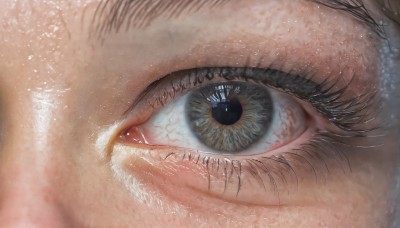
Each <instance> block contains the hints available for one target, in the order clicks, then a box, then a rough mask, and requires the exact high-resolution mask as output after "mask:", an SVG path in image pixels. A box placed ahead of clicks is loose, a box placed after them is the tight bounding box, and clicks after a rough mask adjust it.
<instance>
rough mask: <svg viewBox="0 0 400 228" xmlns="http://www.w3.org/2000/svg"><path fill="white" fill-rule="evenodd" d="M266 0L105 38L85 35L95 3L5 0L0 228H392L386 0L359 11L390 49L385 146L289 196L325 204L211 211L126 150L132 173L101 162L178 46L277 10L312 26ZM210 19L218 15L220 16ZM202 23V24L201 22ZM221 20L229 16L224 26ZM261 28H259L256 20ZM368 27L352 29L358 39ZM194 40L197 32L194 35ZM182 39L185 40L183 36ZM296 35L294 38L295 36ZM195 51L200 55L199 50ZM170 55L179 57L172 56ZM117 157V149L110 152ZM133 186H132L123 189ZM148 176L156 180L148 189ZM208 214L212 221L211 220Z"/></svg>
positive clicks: (181, 51) (393, 77) (396, 40)
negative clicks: (346, 172)
mask: <svg viewBox="0 0 400 228" xmlns="http://www.w3.org/2000/svg"><path fill="white" fill-rule="evenodd" d="M267 1H268V0H251V1H237V0H236V1H235V0H232V1H231V2H230V3H227V4H226V5H224V6H223V7H222V9H221V8H219V9H217V8H215V9H214V8H213V9H208V8H204V9H201V10H199V11H198V12H197V11H196V12H194V13H186V14H182V15H180V16H179V17H176V18H172V19H171V18H170V19H168V20H166V22H165V21H164V20H165V18H164V19H158V20H155V21H154V23H150V24H149V25H148V26H147V27H145V28H140V29H138V28H136V30H135V29H134V30H133V31H130V32H119V33H116V34H109V35H107V36H106V38H104V39H103V40H99V39H96V38H94V34H96V33H93V15H94V14H95V11H96V9H98V5H99V1H90V0H86V1H85V0H82V1H75V0H74V1H62V0H59V1H58V0H55V1H45V0H43V1H41V0H31V1H29V0H2V1H1V2H0V15H1V16H0V126H1V132H0V227H184V226H189V227H191V226H211V227H218V226H221V227H224V226H229V227H236V226H237V227H246V226H256V227H263V226H265V227H391V226H393V227H398V226H399V224H400V221H397V219H398V218H400V216H399V214H400V211H399V209H397V208H396V205H400V199H398V197H397V196H398V195H399V194H398V193H397V192H396V191H398V189H400V170H399V168H398V167H397V166H398V165H397V164H398V159H399V156H398V148H399V140H398V137H399V135H400V133H399V129H400V127H399V120H398V118H399V116H400V113H399V112H400V109H399V108H398V107H399V105H400V104H399V101H400V96H399V94H400V93H399V91H398V89H397V88H398V85H400V75H399V72H400V69H399V68H400V64H399V61H400V60H399V56H398V54H399V53H398V50H399V49H398V48H399V47H400V45H399V44H400V36H399V32H400V29H399V27H400V26H399V23H400V19H399V13H398V12H399V9H400V7H399V5H400V4H399V3H398V1H395V0H393V1H384V0H382V1H372V0H371V1H368V2H365V4H366V6H367V8H368V9H369V10H370V12H371V13H372V15H374V17H376V21H378V22H382V23H383V24H384V25H385V34H386V40H385V41H380V42H383V43H386V44H388V45H383V46H385V47H386V49H385V48H382V49H384V50H381V51H380V52H379V51H377V53H379V54H381V55H382V56H380V57H378V58H377V60H379V61H381V62H382V65H383V66H380V67H381V69H384V70H382V71H379V73H380V74H382V75H379V77H381V79H379V81H380V82H381V85H382V87H381V89H380V90H379V91H380V95H382V96H383V97H384V107H383V110H384V113H383V116H384V117H385V121H383V122H384V123H383V125H385V126H386V127H385V134H386V136H385V139H384V140H383V141H384V144H385V145H384V147H382V148H380V149H376V150H373V151H372V152H371V153H369V154H368V155H366V156H365V157H363V158H360V159H359V160H358V162H357V161H356V162H355V164H356V165H355V166H354V168H353V172H354V176H351V175H350V177H348V176H347V177H346V178H347V179H346V178H344V177H343V175H342V176H339V177H333V178H332V183H330V184H327V185H325V186H319V185H312V184H311V185H310V186H309V187H308V188H307V189H306V190H305V191H303V192H302V195H301V196H299V195H300V194H299V195H296V197H303V196H304V197H305V198H313V197H314V196H316V197H318V196H320V195H323V196H324V197H325V199H326V201H323V203H322V204H321V205H314V204H311V205H296V206H293V207H292V206H291V205H289V206H287V207H284V208H276V207H265V208H264V207H253V206H252V205H245V206H241V205H235V204H234V203H227V202H220V201H217V200H216V199H214V198H212V197H207V196H204V197H205V198H204V199H203V200H202V201H201V202H198V201H194V200H193V201H192V199H191V198H189V199H186V198H185V199H181V198H179V197H181V196H179V194H182V195H190V194H191V193H193V192H190V191H191V190H187V189H185V188H184V187H183V188H182V192H181V193H180V192H179V191H177V192H179V193H177V192H175V193H174V194H176V195H174V194H172V196H165V195H166V194H164V193H165V192H163V191H162V190H160V191H159V189H158V188H162V187H160V186H159V185H157V184H158V183H163V182H162V180H161V177H157V172H160V173H162V172H161V171H162V169H161V171H160V170H158V168H154V167H152V166H150V165H147V164H146V163H145V162H143V161H142V160H141V159H140V158H136V157H135V156H132V155H130V154H129V152H128V155H127V156H130V159H131V160H132V159H133V160H134V161H135V162H136V163H135V164H136V165H137V166H135V167H133V168H132V169H131V172H132V173H124V171H121V170H122V168H121V169H120V166H121V167H122V165H121V164H120V163H123V161H125V160H126V157H117V155H115V156H116V157H115V158H114V157H113V159H111V160H110V159H107V158H105V156H104V154H103V152H104V151H106V150H107V149H108V147H110V146H113V145H110V142H111V141H112V139H113V138H115V137H116V135H118V134H120V132H118V130H119V129H120V128H119V127H120V125H119V123H120V121H121V116H123V115H122V114H123V113H124V111H126V110H127V109H128V108H129V106H130V105H131V104H132V100H134V98H135V97H137V96H138V95H139V94H140V92H141V91H143V90H144V89H145V88H146V87H147V85H149V84H150V83H151V82H152V81H154V80H156V79H157V77H160V76H162V75H165V74H167V73H169V71H170V69H172V68H173V67H170V66H169V65H168V64H172V63H174V64H175V62H178V60H179V61H180V60H182V59H185V56H186V55H185V54H187V53H186V49H194V48H193V47H197V46H198V45H201V44H202V43H201V42H208V40H207V39H208V37H210V36H211V35H218V36H220V37H222V38H223V37H224V33H229V32H230V29H237V30H239V29H238V28H240V29H242V27H241V25H240V23H237V25H238V27H237V28H232V27H228V26H224V25H225V24H224V23H231V22H232V21H234V20H235V18H234V17H238V18H237V21H239V22H242V21H243V23H248V24H244V25H243V31H246V29H248V28H247V27H250V26H249V24H250V22H251V21H252V20H253V19H254V20H257V19H259V20H260V21H261V20H265V19H271V18H275V19H273V20H279V17H275V15H273V12H281V14H280V15H281V16H282V15H283V16H284V15H286V14H288V15H290V14H291V15H299V17H302V18H303V19H304V21H303V20H302V19H301V18H299V20H300V21H301V22H300V23H305V25H307V26H308V27H312V26H314V25H311V24H310V25H309V24H307V23H309V22H307V18H308V17H311V16H310V14H308V9H309V8H312V7H313V6H312V5H314V4H315V3H310V2H308V1H301V0H298V1H297V0H296V1H289V0H288V1H283V0H282V1H281V2H275V3H274V4H272V6H273V7H271V8H268V9H267V7H265V8H263V7H262V6H260V5H262V4H264V2H267ZM271 1H273V0H271ZM250 2H251V3H254V4H255V5H258V6H259V8H260V9H259V10H260V11H259V14H256V13H254V14H250V13H249V12H247V11H246V10H244V8H245V6H246V4H250ZM268 2H269V4H271V3H270V1H268ZM273 2H274V1H273ZM288 2H290V3H288ZM295 5H296V6H297V5H298V6H301V9H302V11H298V10H297V9H299V8H300V7H299V8H297V7H290V6H295ZM224 7H225V8H224ZM238 9H239V10H238ZM251 9H254V8H251ZM217 10H220V11H221V12H220V14H221V16H220V17H218V15H217V12H218V13H219V11H217ZM321 10H322V11H324V10H325V9H321ZM242 11H243V13H239V12H242ZM234 12H235V13H234ZM250 12H251V11H250ZM312 12H315V11H312ZM199 15H200V17H201V16H202V17H204V15H206V17H207V20H205V22H202V23H201V22H199V21H198V20H196V17H197V16H199ZM224 15H225V16H226V15H235V16H233V17H231V18H230V20H228V19H227V20H224ZM249 15H250V16H249ZM324 15H325V16H327V19H326V21H329V19H333V18H335V19H337V18H339V21H340V20H341V19H340V18H342V17H343V18H345V19H343V21H344V22H348V23H350V22H352V21H353V19H352V18H350V17H348V16H345V15H344V14H342V13H341V11H340V10H339V11H337V12H336V10H332V9H326V12H325V11H324ZM191 17H193V18H194V19H191ZM225 18H226V17H225ZM208 20H209V23H208ZM271 20H272V19H271ZM311 21H312V20H311ZM324 22H325V21H324V20H323V23H324ZM168 23H170V24H168ZM213 23H215V24H213ZM354 23H357V22H354ZM200 24H201V25H200ZM219 24H221V25H220V26H219ZM350 24H351V23H350ZM229 25H232V24H229ZM207 26H208V27H210V28H208V27H207ZM213 26H215V27H218V26H219V27H220V29H219V30H218V31H219V34H217V32H215V30H212V29H213V28H211V27H213ZM258 26H259V27H258V28H260V29H261V28H266V27H268V25H266V24H265V23H261V22H260V23H259V24H258ZM281 26H282V27H279V28H276V29H275V30H274V31H278V32H280V31H281V30H279V29H282V31H284V30H285V29H286V28H285V26H293V24H291V25H285V24H282V25H281ZM307 26H303V27H307ZM300 27H302V26H301V25H300ZM166 28H168V29H169V30H170V31H173V32H174V34H180V35H178V38H175V40H174V39H172V38H171V40H172V41H171V40H168V42H170V43H168V45H163V44H165V40H167V39H168V36H166V35H165V34H164V35H163V36H158V34H159V33H158V32H159V31H164V30H165V29H166ZM191 28H196V29H197V30H196V31H194V30H195V29H191ZM356 28H358V27H357V26H356ZM318 29H320V30H321V36H322V37H328V36H330V37H334V34H332V31H331V30H329V29H330V28H327V27H321V28H318ZM318 29H317V30H318ZM345 29H348V28H345ZM365 29H366V28H364V27H362V26H360V28H359V30H357V31H361V32H362V31H365ZM203 30H204V32H203ZM209 30H210V31H209ZM325 30H326V31H325ZM285 31H286V30H285ZM194 32H198V33H200V34H201V35H200V36H197V37H196V36H194V35H193V34H192V33H194ZM256 32H257V31H256ZM256 32H254V34H256ZM186 34H189V36H190V37H191V40H192V41H191V42H194V43H190V42H189V41H188V40H187V39H186V38H185V36H186ZM210 34H211V35H210ZM283 34H285V33H283ZM291 34H293V33H291ZM206 35H208V36H206ZM262 35H263V34H262V32H261V36H262ZM294 35H297V37H300V36H301V31H298V34H294ZM192 36H193V37H192ZM203 36H204V37H203ZM294 37H295V36H294ZM222 38H221V40H223V39H222ZM246 39H247V40H251V39H252V37H251V36H250V38H244V40H246ZM289 41H290V40H289ZM196 42H197V43H196ZM277 42H278V43H279V42H280V41H279V40H278V41H277ZM293 42H295V41H293ZM310 42H311V41H310ZM349 45H352V44H351V41H349ZM371 46H373V45H371ZM371 46H369V47H371ZM221 50H224V49H223V48H221ZM243 50H244V49H243ZM329 51H331V50H327V52H329ZM144 52H146V54H143V53H144ZM200 52H201V53H202V54H203V55H204V52H205V51H199V53H200ZM176 56H178V57H179V58H177V59H174V58H175V57H176ZM191 58H193V59H196V56H195V57H190V58H189V57H188V59H189V60H188V61H187V62H185V61H181V62H182V63H176V65H177V66H178V65H179V64H191V62H190V59H191ZM174 61H175V62H174ZM192 62H195V60H193V61H192ZM205 63H206V61H205ZM183 67H184V66H183ZM186 67H194V66H186ZM154 69H155V70H154ZM175 70H176V69H175ZM178 70H179V69H178ZM382 91H383V92H382ZM119 150H124V148H122V149H121V147H120V148H119V149H116V151H117V152H121V151H119ZM127 151H128V149H127ZM120 154H124V153H120ZM377 154H379V155H377ZM113 156H114V155H113ZM118 156H123V155H118ZM132 157H133V158H132ZM119 162H120V163H119ZM111 163H112V164H111ZM130 164H132V163H130ZM362 164H368V165H370V166H369V167H365V166H366V165H365V166H363V165H362ZM112 166H113V167H114V168H112ZM115 167H116V168H115ZM152 171H155V172H156V171H157V172H156V174H154V173H152ZM119 172H120V173H119ZM130 178H132V179H133V180H134V181H138V182H140V184H138V185H137V186H135V187H130V186H129V183H131V182H129V181H127V180H132V179H130ZM140 178H144V179H145V180H144V181H143V180H142V179H140ZM146 178H149V179H151V181H153V182H152V183H148V182H147V181H146ZM356 180H359V181H360V183H356V182H357V181H356ZM151 181H150V182H151ZM365 183H367V184H365ZM168 185H169V184H168V183H164V185H163V187H165V188H169V187H170V186H168ZM132 189H133V190H132ZM149 189H150V190H149ZM329 189H334V191H332V192H330V191H329ZM352 189H353V190H354V191H351V190H352ZM347 190H349V191H347ZM132 192H134V193H132ZM325 199H324V200H325ZM185 200H186V201H185ZM299 201H301V199H299ZM344 202H346V203H344ZM396 202H399V203H396ZM195 203H196V206H192V204H195ZM210 205H213V206H212V207H213V208H215V211H217V212H215V211H213V213H210V211H208V208H209V207H210ZM214 212H215V213H214ZM396 216H397V219H396Z"/></svg>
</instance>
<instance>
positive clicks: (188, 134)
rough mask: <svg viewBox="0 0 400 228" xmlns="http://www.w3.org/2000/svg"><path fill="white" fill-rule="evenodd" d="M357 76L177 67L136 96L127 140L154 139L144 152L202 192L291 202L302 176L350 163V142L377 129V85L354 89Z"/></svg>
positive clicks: (144, 142)
mask: <svg viewBox="0 0 400 228" xmlns="http://www.w3.org/2000/svg"><path fill="white" fill-rule="evenodd" d="M349 83H351V79H350V80H347V81H346V80H344V79H343V78H341V77H340V76H338V77H336V78H332V79H330V80H324V81H315V80H313V77H312V76H310V75H298V74H296V75H294V74H291V73H286V72H283V71H280V70H277V69H270V68H259V67H211V68H210V67H208V68H196V69H188V70H182V71H177V72H173V73H170V74H168V75H166V76H165V77H163V78H162V79H160V80H157V81H156V82H154V83H153V84H151V85H150V86H149V87H148V88H147V89H146V90H145V92H144V93H142V94H141V96H140V97H139V99H138V100H136V101H135V103H134V105H133V109H132V110H129V113H130V114H129V116H130V118H128V121H127V123H126V124H124V126H127V127H126V128H124V129H123V130H122V134H121V136H120V138H119V142H121V143H122V144H124V145H127V146H133V147H135V146H136V147H138V146H139V147H141V148H142V149H145V150H144V151H146V152H145V154H146V155H144V156H147V157H150V158H151V159H152V162H157V166H158V167H159V168H160V167H164V168H165V169H168V170H169V172H171V173H174V175H175V178H177V179H179V181H178V183H180V184H181V185H183V186H185V185H187V186H190V187H192V188H193V189H195V190H196V191H198V192H207V194H211V195H212V196H215V197H220V198H222V199H224V200H227V201H230V202H235V203H242V204H255V205H264V206H265V205H280V204H287V203H290V202H291V201H290V200H289V199H287V197H285V196H282V194H279V192H281V191H289V189H293V186H294V185H298V184H299V178H300V179H307V181H310V180H309V179H310V178H312V180H314V181H316V182H318V181H321V180H318V179H319V178H320V179H321V178H322V179H323V178H324V176H326V174H327V173H328V172H329V171H330V170H336V169H341V170H342V171H345V172H348V171H349V169H350V165H349V161H348V157H347V156H349V155H348V154H347V153H346V152H343V149H345V148H346V147H347V148H349V147H352V146H354V147H356V146H357V144H356V143H353V142H352V140H354V139H355V138H362V137H363V136H364V134H365V133H366V132H368V131H371V130H373V128H374V125H373V124H365V123H367V121H368V120H369V118H371V115H370V113H368V112H366V111H365V110H367V109H368V110H369V108H370V106H371V105H373V104H372V102H371V101H372V97H373V96H374V92H371V91H370V92H368V93H365V94H360V95H359V96H356V97H348V96H346V95H348V93H347V88H348V87H349V86H350V85H349ZM349 139H350V140H349ZM358 143H360V142H358ZM338 147H341V149H338ZM183 167H185V168H183ZM161 169H163V168H161ZM268 191H270V192H269V194H268ZM260 192H266V193H267V194H266V195H267V196H263V197H262V198H261V197H260Z"/></svg>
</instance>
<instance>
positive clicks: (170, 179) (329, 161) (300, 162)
mask: <svg viewBox="0 0 400 228" xmlns="http://www.w3.org/2000/svg"><path fill="white" fill-rule="evenodd" d="M311 148H313V150H315V151H312V149H311ZM311 148H303V150H300V149H299V150H292V151H290V153H284V156H269V157H254V158H253V159H250V158H246V159H245V158H241V160H239V158H237V160H235V159H227V158H224V157H223V156H213V157H212V156H211V155H206V154H199V153H196V152H195V151H189V150H185V149H179V148H170V147H154V146H143V145H139V147H136V148H133V147H132V146H130V145H127V146H125V145H123V144H119V145H116V147H115V150H114V153H119V152H120V151H125V152H126V151H131V152H132V153H131V154H130V156H127V157H126V158H125V160H124V162H123V169H124V170H125V172H126V173H128V175H135V176H136V177H137V178H138V179H139V180H140V181H141V182H142V183H143V184H145V185H151V186H153V187H154V188H155V189H158V190H160V191H161V192H162V194H164V195H167V196H169V197H172V198H173V200H176V201H182V202H181V203H183V204H185V202H186V203H187V201H189V202H190V203H193V202H192V201H193V200H194V199H192V198H193V197H194V198H197V197H195V196H203V197H208V198H209V199H213V200H214V201H215V202H230V203H234V204H243V205H254V206H263V207H274V206H277V205H280V206H285V205H291V206H293V205H305V204H313V203H316V202H315V201H314V200H316V198H311V199H309V198H307V197H304V196H303V195H301V194H304V193H308V194H309V192H310V191H311V192H313V191H319V190H320V187H319V186H316V183H318V182H320V181H321V178H322V179H325V181H326V178H327V175H328V173H331V172H334V170H336V169H341V170H342V171H343V170H347V168H346V165H345V163H346V162H345V159H344V160H343V161H338V160H340V159H343V158H339V155H338V154H336V155H334V154H335V153H336V152H334V151H330V152H329V151H317V150H322V148H324V149H325V150H327V147H326V146H324V147H321V148H319V147H316V145H314V146H311ZM306 150H309V151H306ZM282 159H283V160H282ZM313 159H315V160H313ZM307 160H308V161H307ZM338 163H340V165H338ZM257 166H259V167H258V168H256V169H255V167H257ZM260 167H261V168H262V167H263V168H262V169H261V168H260ZM325 169H326V170H325ZM327 170H329V171H327ZM346 172H347V171H345V172H343V173H346ZM336 173H337V172H336V171H335V174H336ZM226 175H228V177H229V178H228V179H226ZM329 175H330V174H329ZM335 176H337V175H335ZM339 176H340V175H339ZM239 179H240V180H239ZM177 192H179V194H176V193H177ZM214 201H213V202H214ZM189 205H191V204H189Z"/></svg>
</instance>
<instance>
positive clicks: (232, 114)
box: [212, 99, 243, 125]
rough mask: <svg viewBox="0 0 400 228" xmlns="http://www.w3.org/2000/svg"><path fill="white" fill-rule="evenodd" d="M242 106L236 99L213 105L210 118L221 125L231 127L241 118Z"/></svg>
mask: <svg viewBox="0 0 400 228" xmlns="http://www.w3.org/2000/svg"><path fill="white" fill-rule="evenodd" d="M242 113H243V108H242V104H240V102H239V101H238V100H237V99H232V100H227V101H225V102H218V103H216V104H213V107H212V116H213V118H214V119H215V120H216V121H218V122H219V123H220V124H223V125H232V124H235V123H236V122H237V121H239V119H240V117H241V116H242Z"/></svg>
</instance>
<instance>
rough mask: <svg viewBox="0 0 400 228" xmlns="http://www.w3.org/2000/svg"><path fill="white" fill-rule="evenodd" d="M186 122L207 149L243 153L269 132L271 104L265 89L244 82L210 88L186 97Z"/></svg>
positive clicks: (210, 86) (206, 87)
mask: <svg viewBox="0 0 400 228" xmlns="http://www.w3.org/2000/svg"><path fill="white" fill-rule="evenodd" d="M185 106H186V108H185V109H186V118H187V122H188V124H189V126H190V128H191V130H192V132H193V134H195V135H196V136H197V138H198V139H199V140H200V141H201V142H202V143H203V144H205V145H206V146H208V147H210V148H212V149H214V150H217V151H221V152H231V153H234V152H240V151H243V150H245V149H247V148H249V147H250V146H252V145H253V144H254V143H256V142H257V141H258V140H259V139H260V138H262V137H263V136H264V135H265V134H266V132H267V131H268V130H269V128H270V125H271V123H272V120H273V112H274V110H273V103H272V99H271V96H270V93H269V92H268V90H267V89H266V88H263V87H261V86H258V85H254V84H250V83H246V82H226V83H215V84H210V85H207V86H204V87H201V88H198V89H196V90H194V91H193V92H191V93H190V94H189V97H188V100H187V103H186V105H185Z"/></svg>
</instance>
